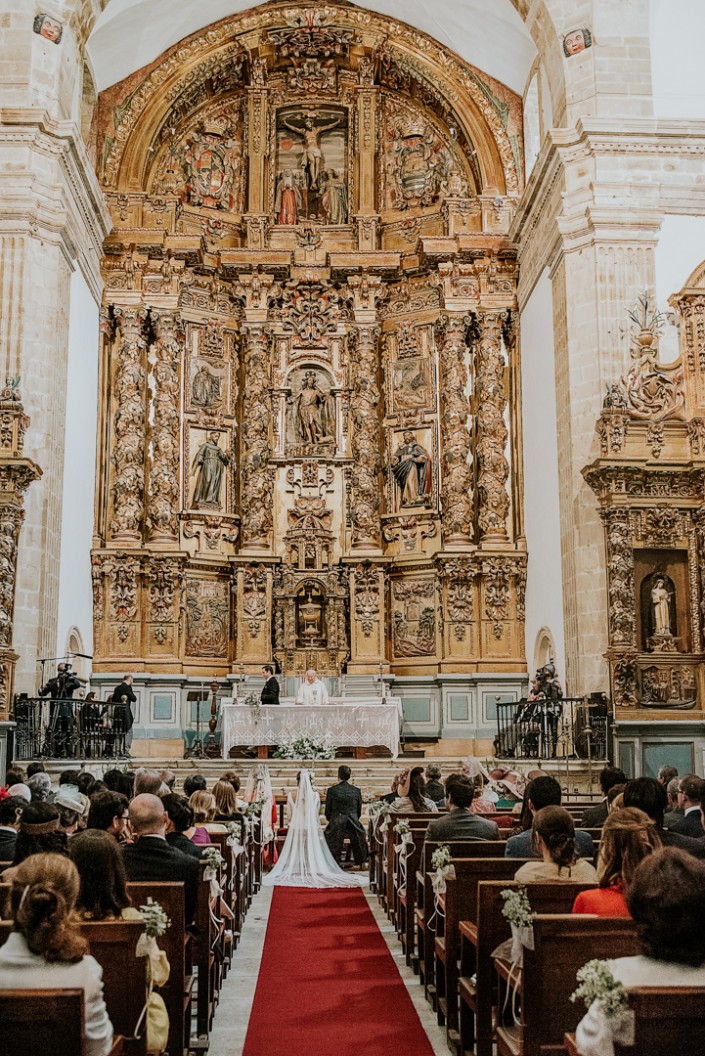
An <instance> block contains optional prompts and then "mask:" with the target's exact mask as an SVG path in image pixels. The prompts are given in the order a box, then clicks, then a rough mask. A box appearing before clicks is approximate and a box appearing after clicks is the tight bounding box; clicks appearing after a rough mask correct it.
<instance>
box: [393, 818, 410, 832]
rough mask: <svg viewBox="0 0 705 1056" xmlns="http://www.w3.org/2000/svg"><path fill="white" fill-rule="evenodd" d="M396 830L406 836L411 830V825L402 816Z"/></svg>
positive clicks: (395, 827)
mask: <svg viewBox="0 0 705 1056" xmlns="http://www.w3.org/2000/svg"><path fill="white" fill-rule="evenodd" d="M394 831H395V832H397V833H399V835H400V836H404V835H405V834H406V833H407V832H411V825H410V824H409V822H408V821H406V819H405V818H401V819H400V820H399V821H398V822H397V823H396V825H395V826H394Z"/></svg>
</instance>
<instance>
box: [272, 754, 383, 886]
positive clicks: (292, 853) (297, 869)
mask: <svg viewBox="0 0 705 1056" xmlns="http://www.w3.org/2000/svg"><path fill="white" fill-rule="evenodd" d="M311 779H312V772H311V771H310V770H300V771H299V775H298V782H299V787H298V790H297V792H296V794H295V795H292V794H291V793H290V794H289V800H288V810H289V818H290V820H289V831H288V832H287V835H286V841H285V843H284V847H283V849H282V853H281V854H280V855H279V861H278V862H277V864H276V865H275V866H274V868H273V869H272V871H271V872H270V873H268V874H267V875H266V876H264V877H262V885H263V886H264V887H365V886H366V885H367V877H364V876H360V875H358V876H353V875H351V874H349V873H346V872H345V871H344V870H343V869H341V868H340V866H339V865H338V863H337V862H336V860H335V858H334V857H333V855H332V854H331V853H330V851H329V850H328V844H327V843H326V841H325V837H324V835H323V829H322V828H321V822H320V807H321V799H320V796H319V795H318V793H317V792H315V791H314V789H313V787H312V785H311Z"/></svg>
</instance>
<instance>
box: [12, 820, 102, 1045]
mask: <svg viewBox="0 0 705 1056" xmlns="http://www.w3.org/2000/svg"><path fill="white" fill-rule="evenodd" d="M42 805H43V804H37V806H42ZM57 820H58V812H57ZM78 891H79V877H78V872H77V870H76V866H75V865H74V864H73V862H71V861H70V860H69V859H68V858H67V857H64V856H62V855H57V854H35V855H32V857H31V858H27V859H26V861H24V862H22V864H21V865H20V866H19V868H18V869H17V871H16V873H15V876H14V877H13V880H12V889H11V892H10V905H11V909H12V918H13V921H14V925H13V930H12V933H11V934H10V935H9V936H8V939H7V942H6V943H5V945H4V946H2V947H1V948H0V990H9V989H12V990H54V989H64V990H73V989H76V990H83V994H84V1015H85V1036H86V1049H85V1052H86V1054H87V1056H106V1054H107V1053H108V1052H109V1051H110V1049H111V1047H112V1041H113V1027H112V1024H111V1022H110V1019H109V1017H108V1011H107V1009H106V1007H105V1001H104V1000H103V970H102V968H101V967H100V965H99V964H98V963H97V961H95V960H94V958H93V957H91V956H89V955H88V954H87V952H86V951H87V949H88V944H87V943H86V940H85V939H84V938H83V936H82V935H81V932H80V930H79V927H78V922H77V920H76V918H75V916H74V907H75V905H76V899H77V897H78Z"/></svg>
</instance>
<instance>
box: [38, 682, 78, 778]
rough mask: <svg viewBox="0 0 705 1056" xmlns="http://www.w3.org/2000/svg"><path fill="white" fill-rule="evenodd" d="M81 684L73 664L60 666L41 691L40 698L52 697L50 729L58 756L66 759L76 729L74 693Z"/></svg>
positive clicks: (54, 749) (69, 752)
mask: <svg viewBox="0 0 705 1056" xmlns="http://www.w3.org/2000/svg"><path fill="white" fill-rule="evenodd" d="M80 685H81V683H80V682H79V680H78V679H77V678H76V676H75V674H74V673H73V671H72V670H71V664H59V666H58V667H57V669H56V675H55V677H54V678H50V679H49V681H48V682H47V684H46V685H45V686H42V688H41V689H40V690H39V696H40V697H47V696H48V697H51V701H52V703H51V709H50V712H49V729H50V733H51V739H52V742H53V745H52V747H53V751H54V752H55V754H56V755H60V756H62V757H63V758H66V757H67V756H68V755H70V754H72V753H71V735H72V733H73V727H74V714H73V704H71V703H70V702H71V700H72V699H73V694H74V691H75V690H77V689H78V688H79V686H80Z"/></svg>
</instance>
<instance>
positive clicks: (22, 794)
mask: <svg viewBox="0 0 705 1056" xmlns="http://www.w3.org/2000/svg"><path fill="white" fill-rule="evenodd" d="M7 794H8V796H18V797H19V798H20V799H23V800H24V801H25V803H30V802H31V800H32V793H31V791H30V789H29V788H28V786H27V785H25V783H24V782H23V781H19V782H17V783H16V784H14V785H8V788H7Z"/></svg>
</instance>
